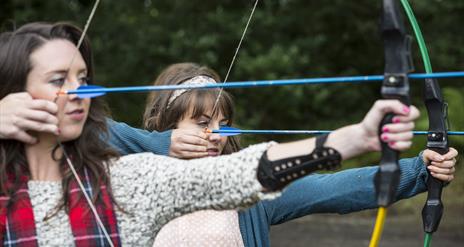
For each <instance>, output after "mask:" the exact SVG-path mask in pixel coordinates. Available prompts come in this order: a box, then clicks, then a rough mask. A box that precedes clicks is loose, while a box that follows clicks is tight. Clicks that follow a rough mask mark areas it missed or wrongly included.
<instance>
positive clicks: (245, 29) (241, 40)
mask: <svg viewBox="0 0 464 247" xmlns="http://www.w3.org/2000/svg"><path fill="white" fill-rule="evenodd" d="M258 2H259V0H256V2H255V4H254V5H253V8H252V9H251V13H250V16H249V17H248V21H247V23H246V25H245V28H244V29H243V32H242V36H241V37H240V41H239V42H238V45H237V48H236V49H235V53H234V56H233V57H232V61H231V62H230V64H229V68H228V69H227V73H226V76H225V77H224V82H223V83H224V84H225V83H227V80H228V79H229V75H230V72H231V71H232V67H233V66H234V63H235V59H236V58H237V54H238V51H239V50H240V48H241V46H242V42H243V40H244V39H245V35H246V32H247V30H248V26H249V25H250V22H251V19H252V18H253V15H254V13H255V10H256V6H258ZM223 90H224V88H221V89H219V93H218V95H217V97H216V100H215V101H214V105H213V109H212V110H211V118H210V119H209V120H208V126H209V124H210V122H211V120H212V117H213V116H214V113H215V111H216V107H217V104H218V102H219V99H220V98H221V95H222V91H223Z"/></svg>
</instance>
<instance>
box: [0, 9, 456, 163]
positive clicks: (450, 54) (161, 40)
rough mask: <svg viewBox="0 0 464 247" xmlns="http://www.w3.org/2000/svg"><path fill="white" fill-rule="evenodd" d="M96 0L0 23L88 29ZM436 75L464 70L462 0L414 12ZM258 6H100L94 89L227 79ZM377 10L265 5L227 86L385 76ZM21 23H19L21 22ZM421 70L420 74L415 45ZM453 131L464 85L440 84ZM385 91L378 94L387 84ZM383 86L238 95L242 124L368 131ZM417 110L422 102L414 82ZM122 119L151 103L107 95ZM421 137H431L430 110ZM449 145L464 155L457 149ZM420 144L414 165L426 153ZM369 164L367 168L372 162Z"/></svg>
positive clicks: (10, 12) (1, 13)
mask: <svg viewBox="0 0 464 247" xmlns="http://www.w3.org/2000/svg"><path fill="white" fill-rule="evenodd" d="M92 5H93V0H85V1H84V0H48V1H42V0H30V1H26V0H2V1H1V4H0V6H1V9H0V21H1V24H2V28H3V29H11V28H12V27H13V26H14V25H12V23H15V24H16V26H19V25H21V24H24V23H27V22H31V21H63V20H65V21H71V22H74V23H76V24H78V25H79V26H84V22H85V20H86V18H87V16H88V14H89V12H90V9H91V7H92ZM411 5H412V6H413V8H414V10H415V13H416V16H417V18H418V21H419V23H420V25H421V26H422V28H423V32H424V36H425V39H426V42H427V45H428V47H429V49H430V56H431V59H432V64H433V66H434V69H435V70H436V71H453V70H462V69H463V68H464V59H463V58H464V46H463V45H462V44H464V31H463V29H462V27H461V24H462V23H463V21H464V16H463V15H462V13H464V2H463V1H419V0H415V1H411ZM252 6H253V1H250V0H247V1H245V0H240V1H239V0H223V1H217V0H201V1H199V0H182V1H181V0H171V1H162V0H151V1H150V0H145V1H123V0H102V2H101V4H100V7H99V9H98V11H97V13H96V15H95V19H94V21H93V23H92V25H91V28H90V31H89V36H90V38H91V40H92V44H93V48H94V51H95V64H96V72H97V81H98V82H99V83H101V84H103V85H105V86H130V85H141V84H150V83H151V81H152V80H153V79H154V78H155V77H156V75H157V73H158V72H159V71H160V70H161V69H163V68H165V67H166V66H167V65H169V64H171V63H175V62H184V61H192V62H197V63H201V64H205V65H208V66H210V67H212V68H214V69H215V70H217V71H218V72H219V73H220V75H222V76H224V75H225V73H226V71H227V67H228V65H229V63H230V61H231V59H232V56H233V53H234V51H235V47H236V46H237V43H238V41H239V38H240V35H241V32H242V30H243V28H244V25H245V23H246V20H247V18H248V15H249V13H250V10H251V8H252ZM379 8H380V1H372V0H360V1H346V0H333V1H308V0H273V1H261V2H260V4H259V5H258V8H257V11H256V13H255V17H254V18H253V20H252V23H251V25H250V28H249V30H248V34H247V35H246V38H245V41H244V42H243V44H242V48H241V50H240V52H239V55H238V58H237V61H236V64H235V67H234V69H233V70H232V73H231V75H230V77H229V81H244V80H260V79H284V78H304V77H320V76H338V75H358V74H381V73H383V46H382V42H381V39H380V37H379V33H378V16H379ZM13 20H14V22H13ZM413 49H414V56H415V59H414V60H415V65H416V71H418V72H423V71H424V70H423V66H422V62H421V59H420V56H419V52H418V49H417V46H416V45H414V46H413ZM441 84H442V85H443V86H444V88H445V89H444V93H445V96H446V97H447V100H448V101H449V104H450V117H451V125H452V128H453V129H454V130H463V129H464V111H463V110H462V106H463V105H464V87H463V86H462V79H461V80H454V81H452V80H446V81H445V80H442V81H441ZM379 85H380V84H379ZM379 85H349V84H343V85H328V86H295V87H279V88H277V87H274V88H261V89H237V90H231V92H232V93H233V94H234V95H235V99H236V102H237V112H238V114H237V119H236V122H237V123H238V124H239V126H240V127H242V128H253V129H332V128H336V127H340V126H343V125H345V124H349V123H353V122H357V121H360V120H361V119H362V117H363V116H364V114H365V113H366V111H367V110H368V109H369V107H370V105H371V104H372V103H373V102H374V101H375V100H376V99H377V98H378V97H379ZM412 87H413V103H414V104H416V105H418V106H420V107H421V108H423V107H422V105H423V103H422V99H421V97H422V92H421V91H422V83H421V82H420V81H414V82H413V83H412ZM107 98H108V101H109V103H110V105H111V108H112V111H113V115H114V118H115V119H116V120H119V121H125V122H128V123H130V124H132V125H135V126H140V123H141V116H142V112H143V108H144V103H145V101H144V100H145V95H144V94H124V95H121V94H114V95H110V96H107ZM422 113H423V114H422V118H421V120H420V121H419V123H418V129H426V128H427V120H426V112H425V111H422ZM268 138H273V139H278V138H279V139H278V140H289V139H291V138H294V137H289V136H272V137H270V136H246V137H243V138H242V139H244V140H245V142H246V143H253V142H257V141H262V140H265V139H268ZM452 142H453V144H452V145H454V146H455V145H457V144H459V145H461V146H460V147H461V148H460V149H461V151H462V147H463V145H464V140H463V138H460V139H459V138H453V139H452ZM423 144H424V141H422V140H420V138H417V144H416V145H415V147H414V148H413V150H412V151H410V154H417V152H418V151H419V150H421V149H423V147H424V145H423ZM366 160H368V161H370V160H371V159H369V158H366Z"/></svg>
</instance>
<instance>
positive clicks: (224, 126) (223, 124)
mask: <svg viewBox="0 0 464 247" xmlns="http://www.w3.org/2000/svg"><path fill="white" fill-rule="evenodd" d="M228 127H230V125H228V124H227V123H221V125H219V128H228Z"/></svg>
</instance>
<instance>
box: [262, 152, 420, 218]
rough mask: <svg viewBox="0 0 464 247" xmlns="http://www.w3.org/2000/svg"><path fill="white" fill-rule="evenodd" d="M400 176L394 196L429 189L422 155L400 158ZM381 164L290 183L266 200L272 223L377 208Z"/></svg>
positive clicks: (402, 196) (413, 193) (401, 196)
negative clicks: (322, 214)
mask: <svg viewBox="0 0 464 247" xmlns="http://www.w3.org/2000/svg"><path fill="white" fill-rule="evenodd" d="M400 167H401V180H400V184H399V187H398V191H397V195H396V198H395V200H396V201H397V200H401V199H404V198H409V197H412V196H414V195H416V194H418V193H421V192H424V191H425V190H426V180H427V177H428V174H427V170H426V167H425V165H424V163H423V161H422V158H421V156H418V157H415V158H409V159H401V160H400ZM377 170H378V166H372V167H363V168H356V169H347V170H344V171H340V172H336V173H333V174H314V175H310V176H307V177H305V178H303V179H300V180H298V181H296V182H294V183H293V184H291V185H290V186H289V187H288V188H287V189H286V190H284V192H283V193H282V196H281V197H279V198H277V199H275V200H272V201H264V202H263V204H264V208H265V210H266V215H267V216H268V219H269V223H270V224H271V225H274V224H280V223H284V222H286V221H289V220H292V219H295V218H298V217H302V216H305V215H309V214H313V213H339V214H346V213H350V212H355V211H360V210H363V209H371V208H376V207H377V203H376V196H375V189H374V184H373V179H374V176H375V173H376V172H377Z"/></svg>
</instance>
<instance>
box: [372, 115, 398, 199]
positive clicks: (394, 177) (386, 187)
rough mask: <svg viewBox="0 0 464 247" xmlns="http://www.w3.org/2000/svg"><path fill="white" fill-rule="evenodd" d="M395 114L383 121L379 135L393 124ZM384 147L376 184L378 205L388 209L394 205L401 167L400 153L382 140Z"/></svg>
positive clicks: (375, 180)
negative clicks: (399, 161)
mask: <svg viewBox="0 0 464 247" xmlns="http://www.w3.org/2000/svg"><path fill="white" fill-rule="evenodd" d="M394 116H395V115H394V114H393V113H388V114H386V115H385V117H384V118H383V119H382V122H381V124H380V130H379V133H381V129H382V127H383V126H384V125H385V124H388V123H392V120H393V117H394ZM380 143H381V147H382V158H381V160H380V164H379V171H378V172H377V173H376V174H375V177H374V184H375V191H376V194H377V204H378V205H379V206H382V207H387V206H388V205H390V204H391V203H393V200H394V197H395V193H396V189H397V188H398V183H399V180H400V175H401V171H400V166H399V163H398V158H399V152H398V151H396V150H394V149H392V148H390V146H388V143H385V142H383V141H382V140H380Z"/></svg>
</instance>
